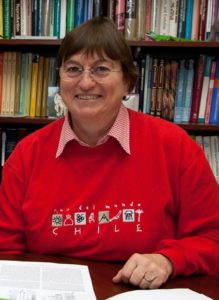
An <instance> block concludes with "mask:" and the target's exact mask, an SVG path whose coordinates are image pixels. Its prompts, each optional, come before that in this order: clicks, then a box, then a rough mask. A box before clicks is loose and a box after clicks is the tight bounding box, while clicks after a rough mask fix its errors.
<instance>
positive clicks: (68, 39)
mask: <svg viewBox="0 0 219 300" xmlns="http://www.w3.org/2000/svg"><path fill="white" fill-rule="evenodd" d="M79 52H83V53H84V54H86V55H92V54H94V53H97V54H98V55H99V56H104V54H105V55H107V56H108V57H109V58H110V59H112V60H116V61H119V62H120V63H121V65H122V70H123V76H124V78H125V80H126V81H127V82H128V85H129V92H131V91H132V90H133V88H134V86H135V84H136V80H137V77H138V72H137V69H136V66H135V65H134V63H133V58H132V52H131V49H130V47H129V46H128V44H127V42H126V40H125V38H124V36H123V35H122V34H121V33H120V32H119V31H118V30H117V28H116V26H115V24H114V22H113V21H112V20H111V19H109V18H107V17H97V18H93V19H90V20H88V21H86V22H85V23H83V24H82V25H80V26H79V27H76V28H74V29H73V30H72V31H70V32H69V33H67V34H66V36H65V38H64V39H63V41H62V43H61V46H60V49H59V52H58V68H60V66H61V65H62V63H63V62H65V61H66V60H67V59H68V58H69V57H70V56H71V55H74V54H77V53H79Z"/></svg>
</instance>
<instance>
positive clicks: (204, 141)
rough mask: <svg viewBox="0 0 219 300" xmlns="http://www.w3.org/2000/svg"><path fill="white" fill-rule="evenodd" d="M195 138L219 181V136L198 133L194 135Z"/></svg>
mask: <svg viewBox="0 0 219 300" xmlns="http://www.w3.org/2000/svg"><path fill="white" fill-rule="evenodd" d="M193 138H194V140H195V141H196V142H197V143H198V144H199V145H200V146H201V148H202V149H203V151H204V153H205V156H206V158H207V160H208V162H209V165H210V167H211V169H212V171H213V174H214V176H215V178H216V180H217V182H218V183H219V136H217V135H212V136H211V135H210V136H209V135H208V136H202V135H197V136H193Z"/></svg>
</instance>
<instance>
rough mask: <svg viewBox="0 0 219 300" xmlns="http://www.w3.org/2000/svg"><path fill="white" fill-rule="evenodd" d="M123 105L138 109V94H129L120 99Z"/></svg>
mask: <svg viewBox="0 0 219 300" xmlns="http://www.w3.org/2000/svg"><path fill="white" fill-rule="evenodd" d="M122 103H123V105H124V106H125V107H127V108H129V109H132V110H135V111H139V109H138V108H139V94H129V95H127V96H126V99H125V100H123V101H122Z"/></svg>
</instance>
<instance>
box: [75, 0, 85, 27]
mask: <svg viewBox="0 0 219 300" xmlns="http://www.w3.org/2000/svg"><path fill="white" fill-rule="evenodd" d="M74 12H75V16H74V27H78V26H79V25H80V24H82V23H83V22H84V1H83V0H75V9H74Z"/></svg>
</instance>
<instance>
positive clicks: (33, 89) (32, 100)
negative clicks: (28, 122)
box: [29, 54, 39, 117]
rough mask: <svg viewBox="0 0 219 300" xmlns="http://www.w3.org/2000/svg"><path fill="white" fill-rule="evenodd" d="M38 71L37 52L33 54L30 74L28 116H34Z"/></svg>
mask: <svg viewBox="0 0 219 300" xmlns="http://www.w3.org/2000/svg"><path fill="white" fill-rule="evenodd" d="M38 71H39V54H33V57H32V75H31V92H30V113H29V115H30V117H35V116H36V101H37V100H36V99H37V80H38Z"/></svg>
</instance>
